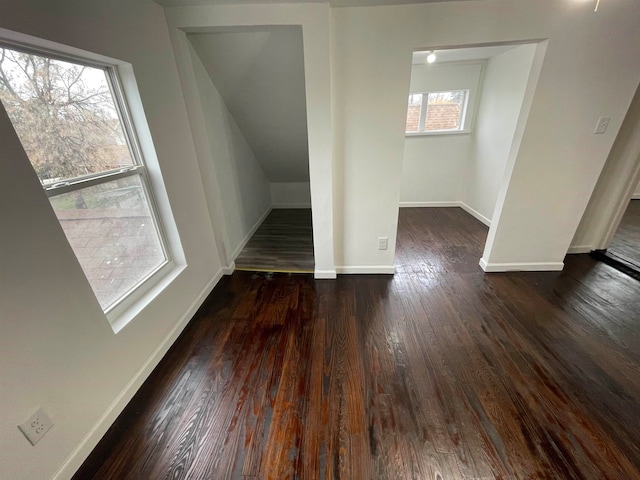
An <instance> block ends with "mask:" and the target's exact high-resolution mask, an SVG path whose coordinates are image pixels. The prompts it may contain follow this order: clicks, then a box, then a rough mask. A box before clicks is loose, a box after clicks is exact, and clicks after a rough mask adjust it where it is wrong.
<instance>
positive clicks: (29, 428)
mask: <svg viewBox="0 0 640 480" xmlns="http://www.w3.org/2000/svg"><path fill="white" fill-rule="evenodd" d="M51 427H53V422H52V421H51V418H49V415H47V412H45V411H44V409H43V408H42V407H40V408H39V409H38V410H36V412H35V413H34V414H33V415H31V416H30V417H29V418H28V419H27V420H26V421H25V422H24V423H21V424H20V425H18V428H19V429H20V431H21V432H22V433H24V436H25V437H27V440H29V441H30V442H31V445H35V444H36V443H38V442H39V441H40V439H41V438H42V437H44V435H45V433H47V432H48V431H49V430H51Z"/></svg>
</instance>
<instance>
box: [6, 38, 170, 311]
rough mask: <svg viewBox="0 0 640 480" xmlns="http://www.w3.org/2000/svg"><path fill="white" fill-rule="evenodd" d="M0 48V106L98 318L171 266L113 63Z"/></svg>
mask: <svg viewBox="0 0 640 480" xmlns="http://www.w3.org/2000/svg"><path fill="white" fill-rule="evenodd" d="M62 58H63V57H59V56H57V54H56V56H55V57H50V56H49V54H42V53H40V52H35V53H32V52H29V51H26V50H25V51H20V50H14V49H13V47H12V48H6V47H2V46H1V45H0V101H2V104H3V105H4V108H5V109H6V111H7V114H8V115H9V118H10V119H11V122H12V124H13V126H14V128H15V130H16V133H17V134H18V137H19V138H20V141H21V143H22V145H23V147H24V149H25V152H26V153H27V156H28V157H29V160H30V162H31V164H32V166H33V168H34V170H35V171H36V174H37V175H38V178H39V179H40V183H41V184H42V187H43V189H44V190H45V192H46V194H47V196H48V197H49V201H50V203H51V205H52V207H53V210H54V211H55V214H56V216H57V217H58V220H59V222H60V225H61V226H62V228H63V230H64V232H65V234H66V236H67V239H68V241H69V244H70V245H71V247H72V249H73V251H74V252H75V254H76V257H77V258H78V261H79V263H80V265H81V266H82V269H83V270H84V273H85V275H86V277H87V280H88V281H89V283H90V285H91V287H92V288H93V291H94V293H95V295H96V298H97V299H98V301H99V303H100V305H101V306H102V309H103V310H104V311H105V312H108V311H110V310H111V309H113V307H114V306H115V305H117V304H118V303H120V302H121V300H123V299H124V298H126V297H127V296H128V295H129V294H130V293H131V292H132V291H134V290H135V289H137V287H138V286H140V285H141V284H142V283H143V282H145V280H147V279H149V278H150V277H151V276H152V275H153V274H154V273H156V272H158V271H159V270H160V269H161V268H162V267H163V266H164V265H166V264H167V263H168V261H169V257H168V253H167V249H166V248H165V243H164V241H163V234H162V229H161V226H160V224H159V221H158V217H157V215H156V213H155V210H154V202H153V199H152V196H151V190H150V188H149V181H148V178H147V171H146V168H145V166H144V163H143V161H142V156H141V154H140V149H139V147H138V142H137V140H136V137H135V135H134V131H133V128H132V124H131V122H130V120H129V114H128V111H127V108H126V105H125V102H124V97H123V95H122V93H121V90H120V84H119V80H118V77H117V75H116V71H115V70H114V68H113V67H110V66H102V65H94V64H90V63H87V64H84V63H82V62H78V61H76V60H75V59H74V60H67V59H64V60H63V59H62Z"/></svg>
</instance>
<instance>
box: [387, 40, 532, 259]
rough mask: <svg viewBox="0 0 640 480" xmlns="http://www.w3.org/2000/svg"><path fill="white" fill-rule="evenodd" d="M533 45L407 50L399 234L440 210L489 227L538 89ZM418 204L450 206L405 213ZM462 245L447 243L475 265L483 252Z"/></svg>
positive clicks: (450, 217)
mask: <svg viewBox="0 0 640 480" xmlns="http://www.w3.org/2000/svg"><path fill="white" fill-rule="evenodd" d="M538 46H539V44H538V43H537V42H532V43H517V44H492V45H476V46H469V47H464V48H446V49H438V48H435V49H430V48H425V49H420V50H417V51H414V52H413V58H412V65H411V82H410V88H409V92H408V93H409V95H408V106H407V120H406V127H405V132H406V133H405V134H406V137H405V149H404V160H403V178H402V187H401V193H400V207H401V209H400V212H399V231H402V230H403V228H402V227H403V225H402V223H403V222H411V221H412V220H411V219H412V218H413V219H414V221H415V219H416V218H417V217H416V215H417V216H419V217H428V216H433V220H434V222H435V223H434V225H435V224H437V223H438V221H437V220H436V219H437V218H440V217H442V216H443V215H444V216H445V217H447V218H448V220H447V221H448V222H456V218H458V219H459V223H460V225H464V223H465V222H466V220H462V218H463V217H469V216H471V217H474V218H475V220H474V221H476V222H480V223H481V224H483V225H484V226H485V228H486V227H490V226H491V223H492V220H493V219H494V218H493V217H494V211H495V210H496V204H497V202H498V197H499V193H500V191H501V189H502V188H504V186H505V185H506V184H508V181H509V172H510V169H508V165H509V164H511V165H512V164H513V162H514V161H515V156H516V154H517V149H518V144H517V142H515V141H514V138H515V136H516V130H517V128H518V127H522V126H523V125H524V123H525V122H526V116H527V112H528V106H529V104H530V102H531V98H532V95H531V93H532V92H533V90H535V87H536V81H535V78H537V77H536V75H535V74H534V73H533V72H534V70H535V69H534V68H533V67H534V62H535V59H536V51H537V48H538ZM434 57H435V58H434ZM539 61H540V60H539ZM538 67H539V65H538ZM424 207H431V208H433V207H437V208H439V209H442V208H446V209H448V210H450V211H448V212H445V211H440V212H436V211H432V210H422V211H409V210H407V209H408V208H412V209H414V208H424ZM430 212H431V213H430ZM430 223H433V222H430V221H428V220H425V221H424V222H423V224H424V225H429V224H430ZM485 232H486V230H485ZM476 235H477V234H476ZM425 238H426V234H425ZM398 242H402V239H401V238H398ZM485 242H486V234H485V236H484V239H483V241H482V244H484V243H485ZM427 243H428V242H424V244H425V245H426V244H427ZM475 243H477V242H474V244H475ZM465 248H467V247H465V245H463V244H460V245H451V249H454V250H455V249H458V250H455V251H454V250H450V253H451V255H452V256H459V257H461V258H468V257H469V255H473V256H474V257H475V258H476V261H475V267H476V268H477V260H478V259H479V258H480V256H481V255H482V250H481V249H480V250H479V249H478V248H476V249H474V250H473V252H468V251H466V250H465ZM398 261H402V260H401V259H400V258H398ZM397 267H398V266H397Z"/></svg>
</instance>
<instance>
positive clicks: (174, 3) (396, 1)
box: [155, 0, 468, 7]
mask: <svg viewBox="0 0 640 480" xmlns="http://www.w3.org/2000/svg"><path fill="white" fill-rule="evenodd" d="M458 1H461V0H155V2H156V3H159V4H160V5H163V6H165V7H191V6H199V5H250V4H254V5H268V4H273V3H328V4H329V5H331V6H332V7H364V6H372V7H373V6H376V5H406V4H410V3H437V2H458ZM467 1H468V0H467Z"/></svg>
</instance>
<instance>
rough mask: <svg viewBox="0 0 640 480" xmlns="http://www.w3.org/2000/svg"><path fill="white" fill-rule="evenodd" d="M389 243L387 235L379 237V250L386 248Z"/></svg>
mask: <svg viewBox="0 0 640 480" xmlns="http://www.w3.org/2000/svg"><path fill="white" fill-rule="evenodd" d="M387 243H388V239H387V237H378V250H386V249H387Z"/></svg>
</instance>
